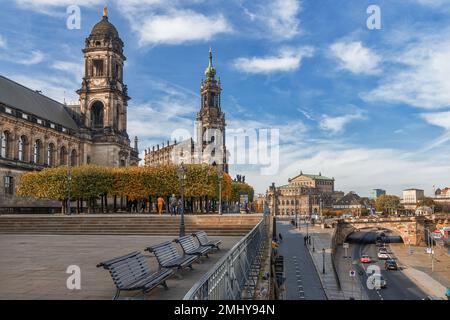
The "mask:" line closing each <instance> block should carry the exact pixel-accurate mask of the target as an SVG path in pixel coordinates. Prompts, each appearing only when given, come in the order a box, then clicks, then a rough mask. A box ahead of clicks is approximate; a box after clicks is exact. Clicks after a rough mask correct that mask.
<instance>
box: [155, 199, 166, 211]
mask: <svg viewBox="0 0 450 320" xmlns="http://www.w3.org/2000/svg"><path fill="white" fill-rule="evenodd" d="M156 201H157V202H158V213H159V214H162V210H163V206H164V203H165V201H164V199H163V197H161V196H159V197H158V199H157V200H156Z"/></svg>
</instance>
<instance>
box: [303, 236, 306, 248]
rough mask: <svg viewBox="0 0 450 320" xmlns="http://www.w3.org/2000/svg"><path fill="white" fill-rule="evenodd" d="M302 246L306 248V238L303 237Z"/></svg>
mask: <svg viewBox="0 0 450 320" xmlns="http://www.w3.org/2000/svg"><path fill="white" fill-rule="evenodd" d="M303 244H304V245H305V246H306V236H304V237H303Z"/></svg>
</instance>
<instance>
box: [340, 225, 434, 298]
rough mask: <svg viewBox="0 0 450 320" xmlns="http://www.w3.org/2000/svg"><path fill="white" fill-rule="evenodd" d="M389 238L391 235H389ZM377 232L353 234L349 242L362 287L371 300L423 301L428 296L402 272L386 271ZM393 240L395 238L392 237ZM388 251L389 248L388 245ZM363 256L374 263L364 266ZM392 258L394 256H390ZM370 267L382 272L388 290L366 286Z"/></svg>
mask: <svg viewBox="0 0 450 320" xmlns="http://www.w3.org/2000/svg"><path fill="white" fill-rule="evenodd" d="M387 235H388V236H389V234H387ZM376 238H377V231H375V230H367V231H359V232H355V233H352V234H351V235H350V236H349V237H348V238H347V241H348V242H349V243H350V252H351V254H352V264H353V267H354V270H355V271H356V272H357V273H358V278H359V279H360V281H361V284H362V285H361V287H362V288H364V290H365V291H366V294H367V295H368V297H369V299H370V300H421V299H423V298H424V297H426V296H427V295H426V294H425V293H424V292H423V291H422V290H421V289H420V288H419V287H417V286H416V285H415V284H414V283H413V282H412V281H411V280H410V279H409V278H408V277H407V276H406V275H405V274H404V273H403V272H402V271H401V270H397V271H395V270H390V271H388V270H385V268H384V262H385V260H378V258H377V253H378V247H377V246H376V245H375V240H376ZM391 238H392V239H393V238H394V237H391ZM387 248H388V251H389V246H388V245H387ZM362 255H369V256H370V257H371V259H372V263H369V264H362V263H360V261H359V258H360V257H361V256H362ZM390 255H391V256H392V254H390ZM369 265H376V266H378V267H379V268H380V270H381V275H382V276H383V278H384V279H385V280H386V282H387V286H386V288H383V289H378V290H377V289H373V290H371V289H369V288H368V286H367V285H366V281H367V278H368V275H367V274H366V270H367V268H368V267H369Z"/></svg>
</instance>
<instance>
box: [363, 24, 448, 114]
mask: <svg viewBox="0 0 450 320" xmlns="http://www.w3.org/2000/svg"><path fill="white" fill-rule="evenodd" d="M449 37H450V29H447V30H446V31H445V32H442V33H440V34H437V35H433V36H429V35H425V36H424V35H422V36H419V39H418V40H414V41H413V42H412V43H411V44H409V45H407V46H406V47H405V49H403V50H401V51H400V52H394V53H392V57H391V58H390V60H391V61H392V62H393V63H395V64H396V67H395V68H392V69H391V72H389V73H387V74H386V75H385V76H384V78H383V79H382V80H381V81H380V84H379V86H378V87H377V88H375V89H374V90H372V91H371V92H368V93H365V94H363V95H362V97H363V99H365V100H366V101H376V102H378V101H384V102H388V103H403V104H407V105H410V106H413V107H417V108H424V109H440V108H445V107H449V106H450V77H449V74H450V58H449V57H450V40H449Z"/></svg>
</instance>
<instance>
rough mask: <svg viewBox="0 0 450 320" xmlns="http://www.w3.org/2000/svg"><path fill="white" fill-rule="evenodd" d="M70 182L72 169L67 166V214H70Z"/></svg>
mask: <svg viewBox="0 0 450 320" xmlns="http://www.w3.org/2000/svg"><path fill="white" fill-rule="evenodd" d="M71 183H72V171H71V170H70V166H69V167H68V168H67V214H68V215H70V187H71Z"/></svg>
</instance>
